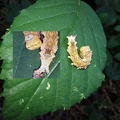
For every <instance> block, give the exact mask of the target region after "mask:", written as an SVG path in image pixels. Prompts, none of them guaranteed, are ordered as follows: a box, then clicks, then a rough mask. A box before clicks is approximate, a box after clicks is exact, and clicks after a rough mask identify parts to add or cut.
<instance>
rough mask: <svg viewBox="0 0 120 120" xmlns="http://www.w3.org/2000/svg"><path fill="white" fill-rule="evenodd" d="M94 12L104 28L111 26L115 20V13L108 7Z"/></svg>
mask: <svg viewBox="0 0 120 120" xmlns="http://www.w3.org/2000/svg"><path fill="white" fill-rule="evenodd" d="M96 12H97V14H98V16H99V18H100V20H101V22H102V24H103V25H104V26H109V25H112V24H114V23H115V22H116V20H117V15H116V12H115V11H114V10H113V9H112V8H111V7H109V6H102V7H101V8H99V9H98V10H97V11H96Z"/></svg>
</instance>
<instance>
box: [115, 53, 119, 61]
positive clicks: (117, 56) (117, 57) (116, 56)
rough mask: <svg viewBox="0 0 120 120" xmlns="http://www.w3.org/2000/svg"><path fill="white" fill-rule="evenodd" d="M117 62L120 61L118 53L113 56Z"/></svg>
mask: <svg viewBox="0 0 120 120" xmlns="http://www.w3.org/2000/svg"><path fill="white" fill-rule="evenodd" d="M114 57H115V58H116V59H117V60H120V52H119V53H117V54H116V55H115V56H114Z"/></svg>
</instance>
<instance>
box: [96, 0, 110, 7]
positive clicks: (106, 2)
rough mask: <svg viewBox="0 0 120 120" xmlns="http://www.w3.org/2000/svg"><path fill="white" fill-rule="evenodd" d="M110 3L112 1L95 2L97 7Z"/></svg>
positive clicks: (99, 0)
mask: <svg viewBox="0 0 120 120" xmlns="http://www.w3.org/2000/svg"><path fill="white" fill-rule="evenodd" d="M109 2H110V0H95V3H96V5H98V6H99V5H101V6H102V5H108V3H109Z"/></svg>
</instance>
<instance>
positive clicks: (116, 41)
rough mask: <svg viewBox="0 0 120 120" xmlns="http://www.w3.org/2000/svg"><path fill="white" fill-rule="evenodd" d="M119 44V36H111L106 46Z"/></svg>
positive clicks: (112, 46) (111, 46)
mask: <svg viewBox="0 0 120 120" xmlns="http://www.w3.org/2000/svg"><path fill="white" fill-rule="evenodd" d="M117 46H120V37H119V36H112V37H111V38H110V39H109V40H108V44H107V47H108V48H114V47H117Z"/></svg>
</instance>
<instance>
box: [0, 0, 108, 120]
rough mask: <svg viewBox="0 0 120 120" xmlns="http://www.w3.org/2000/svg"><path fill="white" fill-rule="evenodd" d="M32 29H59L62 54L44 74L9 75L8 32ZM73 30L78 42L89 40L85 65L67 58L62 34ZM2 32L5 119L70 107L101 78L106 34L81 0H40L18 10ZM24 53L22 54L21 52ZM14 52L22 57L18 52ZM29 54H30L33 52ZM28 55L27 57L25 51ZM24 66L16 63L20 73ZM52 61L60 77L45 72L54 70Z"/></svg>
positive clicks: (18, 119)
mask: <svg viewBox="0 0 120 120" xmlns="http://www.w3.org/2000/svg"><path fill="white" fill-rule="evenodd" d="M32 30H34V31H48V30H52V31H53V30H56V31H60V40H59V42H60V47H59V50H60V55H61V56H60V57H58V59H57V60H55V61H54V62H55V63H54V64H53V65H52V66H51V69H50V74H49V75H47V76H46V77H45V78H41V79H36V80H35V79H18V78H13V68H12V67H10V65H12V64H13V33H14V31H32ZM72 34H75V35H77V38H76V41H77V46H78V47H79V48H80V47H81V46H84V45H88V46H90V48H91V50H92V53H93V56H92V62H91V64H90V66H89V67H88V68H87V69H85V70H78V69H76V67H75V66H72V65H71V60H70V59H68V52H67V46H68V45H67V38H66V36H68V35H72ZM21 37H22V35H21ZM21 37H20V39H15V40H16V42H17V43H16V45H15V46H16V47H18V49H19V47H20V46H21V44H22V45H23V46H24V45H25V44H23V42H22V41H21V42H20V40H22V39H21ZM3 38H4V40H3V42H2V46H1V48H0V56H1V57H2V58H3V59H4V64H3V65H2V72H1V75H0V76H1V77H2V78H4V79H6V81H5V84H4V92H3V94H4V97H5V101H4V108H3V114H4V120H8V119H11V120H31V119H32V118H33V117H34V116H37V115H43V114H45V113H47V112H49V111H52V112H53V111H55V110H59V109H69V108H70V107H71V106H72V105H74V104H75V103H77V102H78V103H79V102H80V101H81V100H82V99H84V98H86V97H88V96H90V94H91V93H93V92H94V91H95V90H96V89H97V88H98V87H99V86H100V85H101V82H102V81H103V80H104V75H103V73H102V70H103V69H104V66H105V62H106V39H105V36H104V32H103V28H102V26H101V23H100V20H99V19H98V17H97V16H96V14H95V12H94V11H93V10H92V9H91V8H90V7H89V6H88V5H87V4H86V3H84V2H80V1H79V0H59V1H56V0H39V1H38V2H36V3H35V4H34V5H32V6H31V7H29V8H28V9H26V10H23V11H22V12H21V14H20V15H19V16H18V17H17V18H16V19H15V21H14V22H13V24H12V26H11V28H10V31H9V32H8V33H7V34H6V35H5V36H4V37H3ZM16 38H17V37H16ZM22 48H23V49H24V48H25V47H22ZM20 52H21V50H20ZM16 54H17V53H16ZM23 54H24V55H25V54H26V52H24V53H23ZM38 55H39V54H38ZM18 56H19V58H18V59H20V60H21V61H22V59H21V56H20V54H19V52H18ZM32 56H33V58H34V57H35V54H33V55H32ZM27 58H28V59H31V57H30V56H28V55H27ZM59 63H60V64H59ZM26 64H27V62H26ZM7 65H8V66H7ZM28 66H29V65H28ZM33 66H34V65H33ZM17 67H18V68H20V66H17ZM25 67H26V65H25V64H24V65H23V66H22V67H21V68H22V70H23V71H21V72H22V73H21V74H24V72H25V71H24V70H25ZM57 67H60V77H59V78H50V75H53V76H56V74H57ZM25 74H26V73H25ZM26 75H27V74H26ZM48 86H49V89H48Z"/></svg>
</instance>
